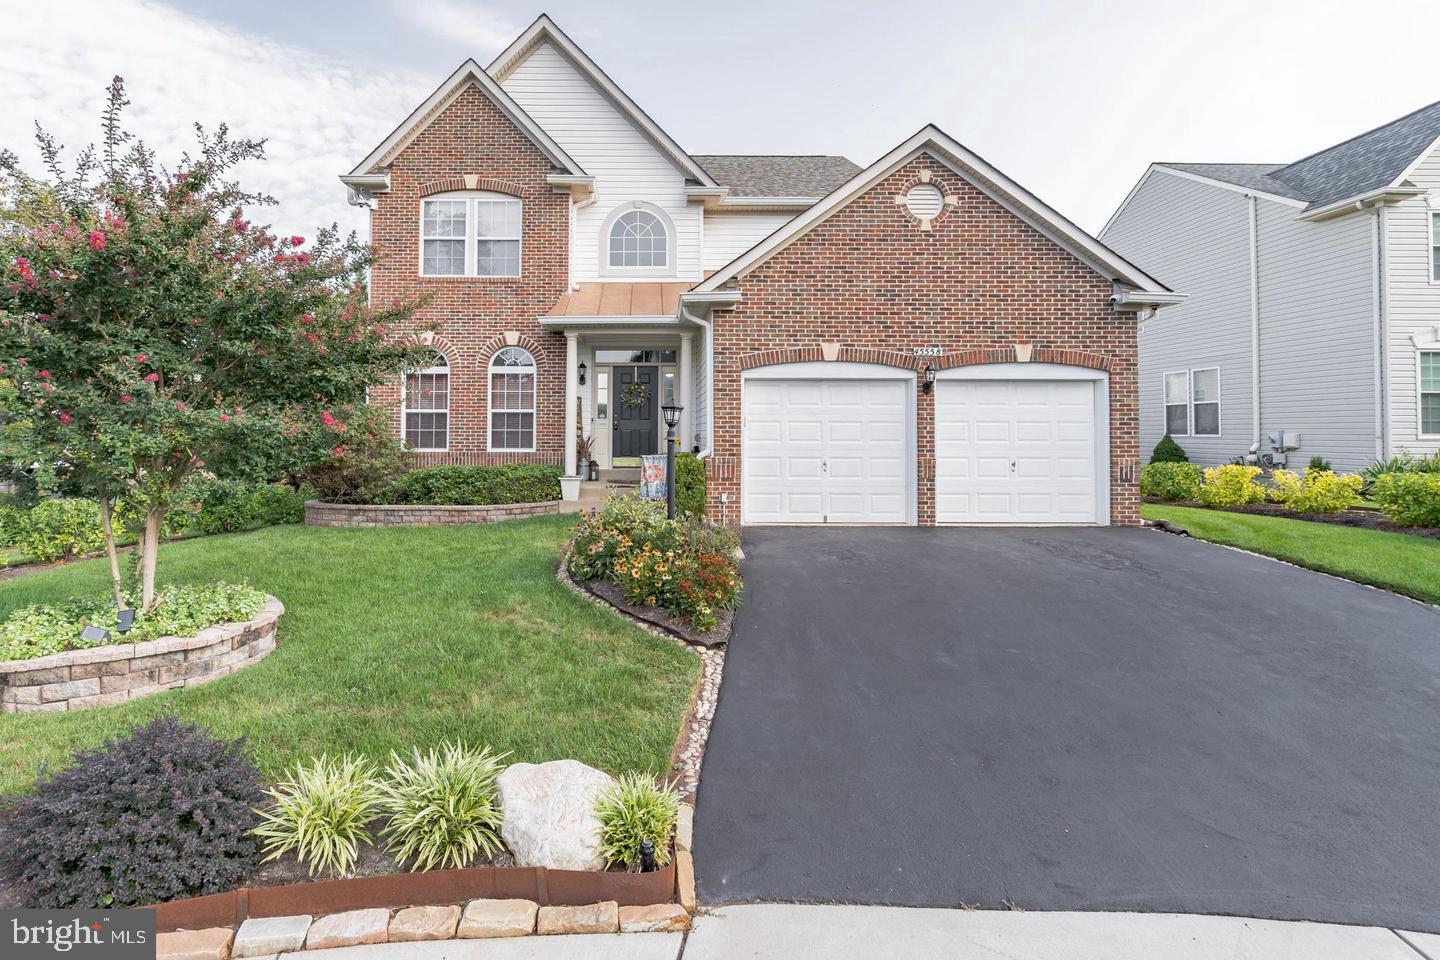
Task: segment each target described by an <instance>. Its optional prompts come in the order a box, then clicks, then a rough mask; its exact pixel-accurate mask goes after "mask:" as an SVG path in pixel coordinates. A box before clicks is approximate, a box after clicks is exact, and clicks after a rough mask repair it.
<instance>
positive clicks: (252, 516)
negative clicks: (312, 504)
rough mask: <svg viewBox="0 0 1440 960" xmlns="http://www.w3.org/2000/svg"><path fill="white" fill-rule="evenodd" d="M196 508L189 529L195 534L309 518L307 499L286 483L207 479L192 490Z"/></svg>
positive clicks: (253, 527)
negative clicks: (307, 515)
mask: <svg viewBox="0 0 1440 960" xmlns="http://www.w3.org/2000/svg"><path fill="white" fill-rule="evenodd" d="M191 495H192V496H194V498H195V499H194V503H195V509H194V512H193V514H192V515H191V516H190V518H189V528H190V529H191V530H193V531H194V532H195V533H202V534H212V533H234V532H236V531H238V530H253V529H255V528H257V527H269V526H274V525H275V524H281V523H299V522H301V521H302V520H304V519H305V497H304V494H303V493H301V491H299V490H296V489H295V488H294V487H291V486H287V485H285V484H274V483H259V484H257V483H245V482H244V481H241V480H207V481H202V482H200V483H198V484H196V485H195V486H194V488H193V490H192V491H191Z"/></svg>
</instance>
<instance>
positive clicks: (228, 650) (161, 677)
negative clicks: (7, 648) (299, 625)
mask: <svg viewBox="0 0 1440 960" xmlns="http://www.w3.org/2000/svg"><path fill="white" fill-rule="evenodd" d="M284 612H285V607H284V605H283V604H281V603H280V601H279V600H277V599H275V598H274V597H271V596H266V597H265V600H264V603H263V605H262V606H261V608H260V612H259V613H258V614H256V615H255V617H254V618H252V619H250V620H247V621H244V622H240V623H225V624H220V625H218V626H213V627H206V628H205V629H203V630H201V631H199V632H198V633H196V634H195V635H194V636H191V637H160V638H159V639H156V640H146V641H142V642H140V643H116V644H107V645H105V646H97V647H89V648H86V649H81V650H67V651H64V652H61V653H53V654H49V655H48V656H42V657H31V658H29V659H25V660H6V661H3V662H0V712H4V713H30V712H39V711H50V710H83V709H85V708H87V707H100V706H107V705H109V704H115V703H123V702H125V701H126V700H134V699H136V698H138V697H144V696H149V695H150V694H152V693H161V692H163V691H165V690H173V689H176V688H177V687H190V686H196V685H198V684H202V683H208V682H209V681H211V680H216V679H219V678H220V677H223V676H226V675H228V674H231V673H234V672H235V671H236V670H240V669H243V668H244V667H247V666H249V665H250V664H252V663H255V662H256V661H258V660H261V659H263V658H264V657H265V656H267V655H268V654H269V653H270V651H272V650H274V649H275V644H276V637H275V631H276V628H277V626H278V625H279V621H280V615H281V614H282V613H284Z"/></svg>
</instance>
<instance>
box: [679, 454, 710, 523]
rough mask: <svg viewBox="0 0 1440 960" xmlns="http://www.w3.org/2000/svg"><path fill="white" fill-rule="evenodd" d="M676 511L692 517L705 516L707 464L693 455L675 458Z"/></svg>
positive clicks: (682, 455) (681, 455)
mask: <svg viewBox="0 0 1440 960" xmlns="http://www.w3.org/2000/svg"><path fill="white" fill-rule="evenodd" d="M675 509H676V510H678V511H680V512H681V513H684V514H687V515H689V516H692V517H703V516H705V464H704V463H703V462H702V461H701V460H700V458H699V457H697V456H695V454H693V453H682V454H680V455H679V456H677V457H676V458H675Z"/></svg>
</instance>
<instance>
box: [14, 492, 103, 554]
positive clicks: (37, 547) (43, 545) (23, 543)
mask: <svg viewBox="0 0 1440 960" xmlns="http://www.w3.org/2000/svg"><path fill="white" fill-rule="evenodd" d="M15 546H16V547H18V548H19V549H20V550H21V551H22V552H23V553H24V554H25V555H26V556H27V557H29V558H30V559H31V560H35V561H37V562H40V563H46V562H49V561H51V560H60V559H63V558H65V557H76V556H80V555H82V554H86V553H93V552H95V551H96V550H101V549H103V548H104V547H105V533H104V531H102V530H101V529H100V507H99V506H98V505H97V504H95V503H94V502H93V501H90V500H42V501H40V502H39V503H37V504H36V505H35V508H34V509H33V510H31V511H30V513H29V514H28V515H27V516H26V517H25V521H24V523H23V524H22V525H21V529H20V533H19V535H18V536H17V537H16V538H15Z"/></svg>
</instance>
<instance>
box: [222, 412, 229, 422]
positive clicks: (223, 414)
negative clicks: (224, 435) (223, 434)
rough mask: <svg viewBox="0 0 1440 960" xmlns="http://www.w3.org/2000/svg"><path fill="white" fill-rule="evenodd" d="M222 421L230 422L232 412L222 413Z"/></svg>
mask: <svg viewBox="0 0 1440 960" xmlns="http://www.w3.org/2000/svg"><path fill="white" fill-rule="evenodd" d="M220 422H221V423H229V422H230V414H228V413H222V414H220Z"/></svg>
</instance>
